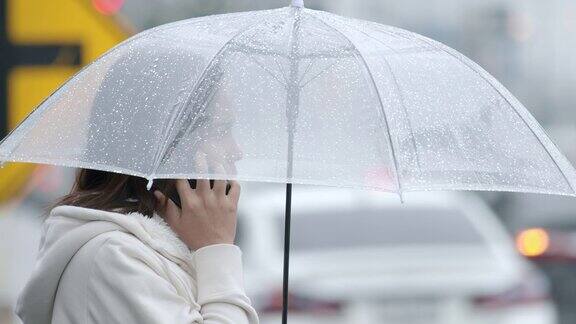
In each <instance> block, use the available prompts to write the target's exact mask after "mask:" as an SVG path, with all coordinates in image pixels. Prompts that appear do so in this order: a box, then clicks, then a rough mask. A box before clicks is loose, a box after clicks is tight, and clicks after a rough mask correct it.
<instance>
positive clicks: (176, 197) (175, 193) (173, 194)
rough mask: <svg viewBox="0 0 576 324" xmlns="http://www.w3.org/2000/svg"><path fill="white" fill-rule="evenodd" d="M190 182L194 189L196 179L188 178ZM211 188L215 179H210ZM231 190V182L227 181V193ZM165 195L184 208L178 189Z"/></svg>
mask: <svg viewBox="0 0 576 324" xmlns="http://www.w3.org/2000/svg"><path fill="white" fill-rule="evenodd" d="M188 183H189V184H190V187H191V188H192V189H196V179H188ZM210 188H214V180H213V179H210ZM228 192H230V183H226V194H228ZM165 195H166V196H167V197H168V198H170V200H172V201H173V202H174V203H175V204H176V206H178V207H179V208H182V202H181V201H180V195H179V194H178V190H176V189H174V190H172V192H169V193H167V194H166V193H165Z"/></svg>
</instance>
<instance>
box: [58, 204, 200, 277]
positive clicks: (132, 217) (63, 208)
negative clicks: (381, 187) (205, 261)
mask: <svg viewBox="0 0 576 324" xmlns="http://www.w3.org/2000/svg"><path fill="white" fill-rule="evenodd" d="M51 217H52V219H54V218H59V217H66V218H72V219H75V220H79V221H82V222H89V221H108V222H113V223H116V224H118V225H120V226H121V227H123V228H124V229H125V230H126V231H127V232H129V233H130V234H132V235H134V236H136V237H137V238H138V239H139V240H140V241H142V242H143V243H144V244H146V245H148V246H149V247H151V248H152V249H154V250H155V251H156V252H158V253H160V254H162V255H163V256H164V257H166V258H168V259H169V260H171V261H173V262H176V263H177V264H178V265H180V267H182V268H183V269H184V270H186V271H187V272H189V273H190V274H194V269H193V267H192V266H191V259H192V255H191V251H190V249H188V247H187V246H186V245H185V244H184V242H182V240H180V238H178V235H177V234H176V233H174V231H173V230H172V229H171V228H170V226H169V225H168V224H167V223H166V222H165V221H164V219H163V218H162V217H161V216H159V215H158V214H157V213H154V214H153V216H152V217H147V216H146V215H143V214H141V213H139V212H131V213H127V214H123V213H120V212H116V211H104V210H100V209H93V208H86V207H79V206H72V205H60V206H57V207H55V208H53V209H52V211H51V212H50V216H49V217H48V219H47V221H49V220H50V218H51Z"/></svg>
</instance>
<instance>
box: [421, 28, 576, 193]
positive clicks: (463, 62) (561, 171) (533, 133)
mask: <svg viewBox="0 0 576 324" xmlns="http://www.w3.org/2000/svg"><path fill="white" fill-rule="evenodd" d="M416 38H418V39H419V40H421V41H423V42H425V43H426V44H428V45H429V46H432V47H435V48H438V49H440V50H442V51H443V52H444V53H446V54H448V55H450V56H452V57H453V58H454V59H456V60H458V61H460V62H461V63H462V64H464V65H466V66H467V67H468V68H469V69H470V70H472V71H474V72H475V73H476V74H478V76H480V77H481V78H482V79H483V80H484V81H486V82H487V83H488V84H489V85H490V87H491V88H492V89H494V91H496V92H497V93H498V94H499V95H500V96H502V98H504V100H506V102H507V103H508V105H510V107H511V108H512V110H513V111H514V112H515V113H516V115H518V117H519V118H520V120H522V122H523V123H524V125H526V127H528V129H529V130H530V131H531V132H532V135H534V137H536V139H537V140H538V142H540V145H542V147H544V151H546V153H547V154H548V157H550V159H551V160H552V162H554V164H555V165H556V168H558V171H560V173H561V174H562V176H563V177H564V180H566V183H567V184H568V187H570V189H572V192H574V193H576V190H575V188H574V187H573V185H572V182H571V181H570V180H569V179H568V177H567V176H566V174H565V173H564V170H562V168H561V167H560V165H559V164H558V162H557V161H556V159H555V158H554V157H553V156H552V153H550V150H549V148H548V147H547V146H546V145H544V142H542V139H541V138H540V136H538V135H537V134H536V132H535V131H534V129H532V127H530V124H528V122H527V121H526V119H525V117H524V116H523V115H522V114H521V113H520V112H519V111H518V110H517V109H516V107H515V106H514V105H513V104H512V102H511V101H510V100H509V98H508V97H507V96H505V95H504V93H502V91H500V89H498V87H497V86H496V85H494V84H493V83H492V82H490V78H488V77H486V76H485V75H484V74H483V73H481V72H480V71H478V70H476V69H475V68H474V66H471V65H470V64H469V63H467V62H466V61H465V60H463V59H461V58H460V57H459V56H457V55H455V54H454V53H452V52H450V51H448V50H446V49H445V48H444V46H445V45H443V44H442V45H441V46H435V44H433V43H430V42H429V41H427V40H426V39H423V38H420V37H416ZM536 124H537V125H539V124H538V123H537V122H536ZM552 145H554V144H553V143H552Z"/></svg>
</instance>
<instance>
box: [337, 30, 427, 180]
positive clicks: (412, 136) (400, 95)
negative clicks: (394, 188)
mask: <svg viewBox="0 0 576 324" xmlns="http://www.w3.org/2000/svg"><path fill="white" fill-rule="evenodd" d="M342 23H343V24H345V25H346V26H348V27H351V28H354V29H355V30H357V31H359V32H361V33H362V34H364V35H365V36H366V37H369V38H371V39H373V40H375V41H377V42H378V43H380V44H382V45H383V46H385V47H387V48H388V49H390V51H392V52H393V53H396V54H399V51H397V50H395V49H394V48H392V47H391V46H390V45H388V44H386V43H384V42H383V41H382V40H380V39H378V38H376V37H374V36H372V35H370V34H368V33H366V32H365V31H363V30H361V29H359V28H358V27H356V26H354V25H352V24H348V23H347V22H346V21H342ZM382 58H383V60H384V63H386V67H387V68H388V71H390V75H391V76H392V80H393V81H394V87H395V88H396V92H397V93H398V97H400V103H401V104H402V108H404V115H406V120H407V121H408V129H409V130H410V135H411V139H412V141H411V142H412V146H413V147H414V154H415V155H416V164H417V165H418V170H422V165H421V164H420V157H419V154H418V146H417V145H416V138H415V136H414V129H413V127H412V122H411V121H410V118H409V117H408V109H406V100H405V98H404V96H403V95H402V91H400V84H399V83H398V78H397V77H396V73H394V71H393V70H392V65H391V64H390V62H389V61H388V59H387V58H386V56H385V55H382Z"/></svg>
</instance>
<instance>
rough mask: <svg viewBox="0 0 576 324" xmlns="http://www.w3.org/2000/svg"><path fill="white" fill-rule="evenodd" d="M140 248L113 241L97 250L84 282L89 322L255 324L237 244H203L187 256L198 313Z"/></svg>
mask: <svg viewBox="0 0 576 324" xmlns="http://www.w3.org/2000/svg"><path fill="white" fill-rule="evenodd" d="M143 250H144V248H143V247H140V246H134V245H126V244H121V243H120V242H114V240H109V241H108V242H106V244H103V245H102V246H101V247H100V248H99V250H98V252H97V253H96V255H95V257H94V260H93V267H92V269H91V270H90V272H91V273H90V276H89V279H88V280H89V283H88V296H87V297H88V309H87V315H86V320H87V323H106V324H108V323H110V324H112V323H119V324H120V323H122V324H130V323H138V324H147V323H150V324H152V323H154V324H156V323H166V324H168V323H169V324H179V323H186V324H194V323H204V324H258V316H257V314H256V311H255V310H254V308H253V307H252V306H251V303H250V299H249V298H248V297H247V296H246V294H245V293H244V289H243V283H242V262H241V251H240V249H239V248H238V247H237V246H235V245H225V244H223V245H214V246H207V247H205V248H202V249H199V250H198V251H196V252H194V253H193V254H192V255H191V258H192V259H191V261H192V263H193V264H195V265H196V267H197V268H196V271H197V277H198V278H197V282H198V300H197V303H198V304H199V305H200V309H198V305H191V304H190V303H189V302H188V301H187V300H185V299H184V298H182V297H181V296H180V295H178V294H177V292H176V288H175V287H174V286H173V285H172V284H171V283H170V281H169V280H167V279H166V278H165V277H164V276H162V275H161V274H160V273H161V270H159V269H160V267H159V265H158V264H155V263H154V260H153V259H152V258H150V257H149V251H143ZM159 272H160V273H159Z"/></svg>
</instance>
